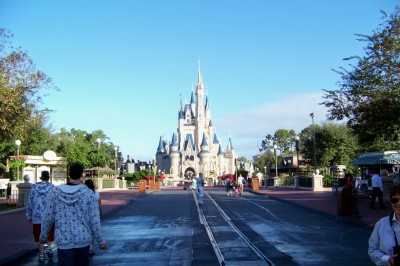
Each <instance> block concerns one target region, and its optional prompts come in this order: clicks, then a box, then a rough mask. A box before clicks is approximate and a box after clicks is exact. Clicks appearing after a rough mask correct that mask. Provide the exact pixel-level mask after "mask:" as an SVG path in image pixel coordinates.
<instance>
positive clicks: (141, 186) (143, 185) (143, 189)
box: [139, 180, 146, 193]
mask: <svg viewBox="0 0 400 266" xmlns="http://www.w3.org/2000/svg"><path fill="white" fill-rule="evenodd" d="M139 192H142V193H145V192H146V182H145V181H144V180H140V181H139Z"/></svg>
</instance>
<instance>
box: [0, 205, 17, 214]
mask: <svg viewBox="0 0 400 266" xmlns="http://www.w3.org/2000/svg"><path fill="white" fill-rule="evenodd" d="M16 208H17V204H0V212H2V211H8V210H12V209H16Z"/></svg>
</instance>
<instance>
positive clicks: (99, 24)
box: [0, 0, 397, 160]
mask: <svg viewBox="0 0 400 266" xmlns="http://www.w3.org/2000/svg"><path fill="white" fill-rule="evenodd" d="M396 4H397V1H391V0H369V1H365V0H353V1H348V0H336V1H317V0H314V1H310V0H305V1H294V0H293V1H285V0H283V1H282V0H280V1H278V0H276V1H275V0H274V1H271V0H268V1H267V0H250V1H243V0H242V1H238V0H230V1H228V0H220V1H215V0H213V1H211V0H207V1H184V0H171V1H162V0H150V1H148V0H146V1H133V0H131V1H127V0H119V1H106V0H97V1H75V0H69V1H48V0H43V1H33V0H31V1H27V0H26V1H22V0H13V1H10V0H0V27H1V28H5V29H8V30H11V31H12V33H13V34H14V35H15V37H14V38H13V44H14V45H15V46H21V47H22V48H23V49H24V50H27V51H28V53H29V55H30V56H31V57H32V59H33V61H34V62H35V63H36V65H37V68H38V69H40V70H42V71H44V72H45V73H46V74H47V75H48V76H50V77H51V78H52V79H53V83H54V85H55V86H57V87H58V88H59V89H60V91H59V92H56V91H51V92H50V96H48V97H46V98H45V99H44V104H45V105H46V106H48V107H49V108H51V109H53V110H54V111H55V112H54V113H52V114H51V116H50V119H51V121H50V122H51V123H52V124H53V127H54V128H55V131H56V132H57V131H58V130H59V129H60V128H61V127H64V128H66V129H68V130H69V129H71V128H76V129H82V130H86V131H88V132H91V131H93V130H96V129H102V130H103V131H104V132H105V134H106V135H107V136H109V138H110V141H111V142H113V143H114V144H116V145H118V146H119V147H120V151H121V152H122V153H123V155H124V157H125V158H126V156H127V155H130V156H131V157H132V156H133V157H134V159H136V160H149V159H151V158H152V157H153V155H154V154H155V152H156V149H157V145H158V140H159V137H160V134H161V133H162V134H163V135H164V137H165V138H167V139H168V140H170V139H171V137H172V133H173V132H174V131H175V130H176V128H177V125H178V121H177V118H178V110H179V103H180V95H182V100H183V101H185V100H190V95H191V90H192V84H196V81H197V69H198V61H199V58H200V65H201V73H202V76H203V82H204V84H205V87H206V88H207V90H208V97H209V101H210V106H211V116H212V121H213V125H214V127H215V128H216V130H217V135H218V136H219V138H220V140H221V141H222V145H223V147H226V145H227V140H228V137H229V136H231V138H232V142H233V146H234V148H235V151H236V154H237V155H238V156H246V157H248V158H251V156H252V155H255V154H257V152H258V150H257V145H259V144H260V143H261V141H262V140H263V139H264V137H265V135H266V134H273V133H274V132H275V131H276V130H277V129H281V128H284V129H294V130H295V131H296V132H299V131H301V130H302V129H303V128H305V127H307V126H308V125H310V124H311V118H310V117H309V114H310V113H311V112H314V114H315V118H314V119H315V123H317V124H320V123H322V122H325V121H326V109H325V108H324V107H323V106H321V105H319V103H320V102H322V100H323V99H322V95H323V91H322V90H323V89H329V90H332V89H335V86H336V83H337V81H338V80H339V76H338V75H337V74H335V73H334V72H333V71H332V69H338V68H339V67H340V66H344V67H347V66H348V65H347V64H348V63H347V62H344V61H343V58H345V57H349V56H352V55H362V54H363V45H365V44H364V43H361V42H358V41H357V40H356V39H357V38H356V36H355V35H354V34H356V33H360V34H367V35H369V34H371V33H372V31H373V30H375V29H376V28H377V27H378V25H379V24H380V23H381V22H382V20H381V17H382V15H381V13H380V10H385V11H386V12H388V13H391V12H392V11H393V10H394V7H395V5H396Z"/></svg>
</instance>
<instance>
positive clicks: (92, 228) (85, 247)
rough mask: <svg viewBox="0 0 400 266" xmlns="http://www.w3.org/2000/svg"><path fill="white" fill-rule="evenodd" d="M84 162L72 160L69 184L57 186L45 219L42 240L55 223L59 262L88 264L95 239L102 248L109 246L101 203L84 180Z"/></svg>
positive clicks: (50, 198)
mask: <svg viewBox="0 0 400 266" xmlns="http://www.w3.org/2000/svg"><path fill="white" fill-rule="evenodd" d="M82 173H83V166H82V164H80V163H73V164H72V165H71V166H70V168H69V180H68V183H67V184H63V185H60V186H57V187H54V189H53V190H52V192H51V193H50V196H49V198H48V200H49V203H48V207H47V210H46V212H45V215H44V219H43V223H42V232H41V234H40V241H41V242H42V243H44V242H46V241H47V237H48V234H49V231H50V228H51V225H52V224H53V223H55V242H56V243H57V246H58V253H57V255H58V265H61V266H67V265H68V266H81V265H82V266H83V265H85V266H86V265H89V246H90V242H91V240H92V236H93V239H95V240H96V241H97V242H98V243H99V247H100V249H107V243H106V241H105V240H104V237H103V233H102V231H101V224H100V212H99V204H98V202H97V200H96V197H95V195H94V193H93V191H91V190H90V189H89V188H87V187H86V186H85V185H83V184H81V182H80V181H81V177H82Z"/></svg>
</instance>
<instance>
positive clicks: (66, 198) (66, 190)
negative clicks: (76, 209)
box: [54, 185, 89, 206]
mask: <svg viewBox="0 0 400 266" xmlns="http://www.w3.org/2000/svg"><path fill="white" fill-rule="evenodd" d="M87 190H89V188H87V187H86V186H84V185H75V186H70V185H60V186H57V187H55V188H54V193H55V194H56V198H57V199H58V200H60V201H61V202H63V203H65V204H66V205H68V206H70V205H74V204H75V203H77V202H79V201H81V200H82V199H84V198H85V194H86V193H87Z"/></svg>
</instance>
